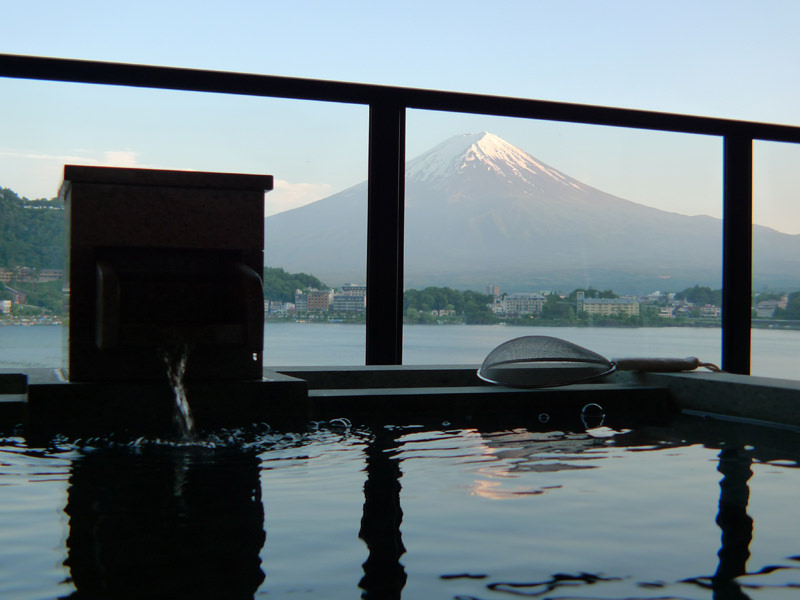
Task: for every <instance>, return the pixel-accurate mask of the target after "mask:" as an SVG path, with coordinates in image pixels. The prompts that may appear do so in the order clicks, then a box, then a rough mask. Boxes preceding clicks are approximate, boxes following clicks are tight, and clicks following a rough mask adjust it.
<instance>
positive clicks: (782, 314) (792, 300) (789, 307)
mask: <svg viewBox="0 0 800 600" xmlns="http://www.w3.org/2000/svg"><path fill="white" fill-rule="evenodd" d="M787 300H788V301H787V303H786V308H784V309H781V308H778V309H776V310H775V315H774V318H776V319H791V320H800V292H792V293H791V294H789V297H788V299H787Z"/></svg>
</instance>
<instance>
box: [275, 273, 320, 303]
mask: <svg viewBox="0 0 800 600" xmlns="http://www.w3.org/2000/svg"><path fill="white" fill-rule="evenodd" d="M326 287H327V286H326V285H325V284H324V283H322V282H321V281H320V280H319V279H317V278H316V277H314V276H313V275H308V274H307V273H287V272H286V271H284V270H283V269H282V268H280V267H264V297H265V298H267V299H268V300H272V301H275V302H292V301H294V293H295V291H296V290H298V289H301V290H306V289H309V288H317V289H325V288H326Z"/></svg>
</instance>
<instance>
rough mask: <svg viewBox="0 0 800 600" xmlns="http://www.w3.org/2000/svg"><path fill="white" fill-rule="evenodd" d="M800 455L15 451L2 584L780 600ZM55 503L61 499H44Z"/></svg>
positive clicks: (437, 446)
mask: <svg viewBox="0 0 800 600" xmlns="http://www.w3.org/2000/svg"><path fill="white" fill-rule="evenodd" d="M532 419H533V420H534V421H536V417H535V415H533V416H532ZM798 441H800V437H798V434H796V433H793V432H786V431H782V432H776V431H774V430H769V429H765V428H753V427H742V426H740V425H735V424H719V423H714V422H707V421H702V420H698V419H693V418H685V419H680V421H679V422H678V423H676V424H675V425H674V426H672V427H669V428H655V427H653V428H638V429H635V430H621V431H620V430H613V429H610V428H607V427H597V428H592V429H587V430H573V431H562V430H558V429H552V430H544V429H542V428H541V427H540V424H539V423H538V421H537V426H536V428H530V429H528V428H524V427H520V428H518V429H514V430H504V431H496V430H486V431H484V430H482V429H480V428H478V427H476V428H474V429H466V430H446V429H445V430H441V431H431V430H427V429H425V428H422V427H413V426H408V427H373V428H369V429H358V428H353V427H351V426H350V425H349V424H345V425H341V423H337V424H336V425H335V426H334V423H329V424H314V425H313V427H311V428H310V430H309V431H307V432H303V433H278V432H263V431H259V432H256V433H254V434H246V433H242V432H241V431H232V432H227V433H224V434H220V435H219V436H218V437H217V438H216V440H215V442H214V443H200V442H198V443H194V444H168V443H160V442H155V441H151V442H147V441H144V442H143V441H141V440H139V441H137V442H135V443H131V444H126V443H121V442H118V443H110V442H109V443H105V442H104V443H97V441H95V442H93V444H94V445H93V446H91V447H90V446H85V445H82V444H81V443H73V444H72V446H70V444H68V443H66V442H61V445H60V446H59V445H58V444H56V446H54V447H52V448H49V449H40V450H35V449H27V450H25V449H22V448H21V445H20V442H19V440H16V441H14V443H13V444H12V443H10V441H8V440H7V441H6V443H4V444H2V445H0V488H1V489H3V491H4V494H3V495H2V496H0V537H2V541H3V545H2V547H0V569H2V568H3V565H4V564H6V563H10V564H15V565H17V571H16V572H11V573H8V572H4V573H3V576H2V577H0V595H2V597H3V598H4V600H5V599H6V598H10V599H12V600H13V599H14V598H23V597H25V598H27V597H41V598H53V597H72V598H76V599H80V598H92V599H93V598H247V599H251V598H296V597H309V598H333V599H338V598H353V597H358V596H359V595H360V596H361V597H362V598H365V599H369V600H375V599H382V598H386V599H396V600H399V599H401V598H406V599H411V598H414V599H415V598H480V599H481V600H489V599H491V598H498V599H502V598H513V597H531V598H584V599H587V598H642V599H651V600H653V599H659V598H696V599H708V600H711V599H733V600H736V599H739V600H744V599H749V600H758V599H766V598H769V599H771V598H790V597H792V593H793V592H796V591H797V588H798V587H800V568H798V567H800V556H798V555H799V554H800V552H798V542H797V536H796V531H795V530H794V528H793V524H794V521H793V518H794V517H793V515H794V512H795V511H796V506H795V505H794V494H795V492H796V490H797V489H798V488H797V485H798V483H800V481H798V479H800V468H798V448H800V444H798ZM69 448H71V449H69ZM65 465H66V466H65ZM66 474H68V475H69V479H68V481H67V480H66ZM401 482H402V485H401ZM2 486H4V487H2ZM58 486H63V490H64V496H63V497H61V496H59V495H58V494H57V493H56V494H52V493H51V494H50V495H48V493H49V492H48V490H50V492H52V490H53V489H55V488H57V487H58ZM26 490H27V491H28V492H27V493H24V492H26ZM7 498H16V499H19V500H21V499H23V498H27V499H28V504H29V505H25V504H19V503H18V504H17V505H15V506H13V507H10V506H7V505H6V503H7V501H6V500H5V499H7ZM34 498H38V500H36V501H32V499H34ZM48 510H49V511H51V512H58V511H59V510H63V513H62V514H64V515H66V519H65V526H66V529H65V531H64V534H63V537H62V538H61V539H62V544H63V546H62V547H63V556H62V557H61V558H60V560H58V563H59V564H61V563H63V565H65V567H64V569H65V572H66V574H67V575H66V576H67V583H66V584H62V585H61V586H56V587H53V583H52V582H53V577H52V575H53V574H50V575H49V576H48V579H47V581H49V582H50V583H48V584H47V585H43V584H42V583H41V582H42V581H44V580H43V571H42V570H41V564H40V563H37V566H36V567H35V568H33V567H31V568H28V569H26V568H25V566H24V565H25V561H24V560H23V561H17V562H16V563H14V562H13V560H11V559H12V556H13V553H14V552H15V551H16V552H22V551H24V552H27V554H26V555H25V556H27V557H32V556H35V555H37V554H38V553H40V552H42V550H43V549H45V548H47V547H48V545H49V546H50V547H52V541H48V540H52V539H53V538H54V536H53V535H48V536H43V535H42V532H41V531H39V530H37V528H36V527H31V526H30V523H31V522H32V519H35V518H41V515H43V514H46V513H47V511H48ZM27 515H30V516H29V517H28V516H27ZM15 521H19V522H21V523H25V524H26V527H25V528H24V529H21V528H17V529H14V528H13V522H15ZM52 526H53V525H52V523H50V524H49V525H48V526H47V527H49V528H50V529H52ZM9 531H12V532H15V533H13V535H12V537H9V533H8V532H9ZM23 531H24V533H23ZM3 532H5V533H3ZM56 533H57V532H56ZM55 538H58V535H56V536H55ZM37 544H39V546H37ZM37 548H38V549H37ZM26 560H29V559H26ZM63 577H64V576H63V575H62V579H63ZM47 586H50V587H47ZM65 586H69V587H70V590H69V591H65V589H64V588H65ZM13 590H25V591H24V592H20V593H17V594H15V592H14V591H13ZM56 592H57V593H56Z"/></svg>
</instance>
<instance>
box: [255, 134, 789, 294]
mask: <svg viewBox="0 0 800 600" xmlns="http://www.w3.org/2000/svg"><path fill="white" fill-rule="evenodd" d="M366 195H367V188H366V183H365V182H364V183H361V184H358V185H356V186H353V187H351V188H349V189H347V190H344V191H343V192H340V193H338V194H335V195H333V196H330V197H328V198H325V199H323V200H319V201H317V202H314V203H312V204H309V205H307V206H304V207H300V208H297V209H294V210H291V211H287V212H285V213H280V214H278V215H274V216H272V217H268V218H267V219H266V236H267V237H266V239H267V243H266V245H267V248H266V251H267V254H266V262H267V264H269V265H271V266H282V267H284V268H287V269H288V270H292V271H305V272H311V273H314V274H315V275H317V276H319V277H321V278H322V279H324V280H326V281H328V282H346V281H363V280H364V278H365V275H364V273H365V259H364V253H365V248H366ZM405 235H406V238H405V239H406V246H405V248H406V259H405V260H406V262H405V273H406V283H407V285H408V286H409V287H421V286H425V285H451V286H454V287H471V288H473V289H482V287H483V286H484V285H486V284H488V283H494V284H497V285H501V287H503V288H504V289H507V290H511V289H514V290H523V289H566V288H570V289H571V288H574V287H581V286H583V287H587V286H590V285H592V286H594V287H598V288H603V289H606V288H614V289H617V290H620V291H623V292H630V293H634V292H644V291H651V290H652V289H658V288H662V289H672V288H674V289H682V288H684V287H686V286H689V285H694V284H698V283H699V284H701V285H710V286H712V287H718V286H719V283H720V273H721V247H722V245H721V244H722V242H721V239H722V224H721V221H720V220H719V219H714V218H712V217H707V216H687V215H681V214H678V213H673V212H668V211H663V210H659V209H655V208H651V207H647V206H644V205H641V204H637V203H634V202H631V201H629V200H625V199H622V198H618V197H616V196H613V195H611V194H607V193H605V192H603V191H600V190H597V189H595V188H593V187H591V186H588V185H586V184H583V183H582V182H580V181H578V180H576V179H574V178H572V177H570V176H568V175H566V174H565V173H562V172H560V171H558V170H557V169H554V168H552V167H550V166H549V165H547V164H545V163H544V162H542V161H540V160H538V159H536V158H534V157H533V156H531V155H530V154H528V153H526V152H524V151H522V150H520V149H518V148H516V147H514V146H512V145H511V144H508V143H507V142H505V141H504V140H502V139H500V138H498V137H497V136H494V135H492V134H490V133H486V132H484V133H480V134H468V135H461V136H455V137H454V138H451V139H449V140H446V141H445V142H443V143H442V144H439V145H438V146H436V147H435V148H433V149H431V150H430V151H428V152H426V153H424V154H422V155H420V156H419V157H417V158H414V159H412V160H410V161H408V163H407V164H406V217H405ZM754 237H755V240H756V245H757V246H756V248H757V251H756V255H755V257H754V260H755V269H754V272H755V275H756V276H755V282H756V284H757V285H761V284H762V283H768V284H769V285H770V286H772V287H781V286H783V287H787V288H792V289H793V288H798V287H800V281H798V278H800V236H797V235H796V236H791V235H786V234H782V233H779V232H777V231H774V230H771V229H768V228H765V227H758V226H757V227H755V228H754ZM759 250H760V251H759Z"/></svg>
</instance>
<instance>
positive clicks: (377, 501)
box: [358, 429, 407, 600]
mask: <svg viewBox="0 0 800 600" xmlns="http://www.w3.org/2000/svg"><path fill="white" fill-rule="evenodd" d="M398 437H399V434H398V435H395V434H394V433H393V432H391V431H389V430H386V429H378V430H377V431H376V432H375V433H374V436H373V438H372V440H371V441H370V443H369V444H368V445H367V447H366V448H365V453H366V459H367V466H366V472H367V480H366V482H365V483H364V515H363V517H362V518H361V529H360V530H359V532H358V537H360V538H361V539H362V540H364V542H365V543H366V545H367V548H368V549H369V556H368V557H367V560H366V562H365V563H364V565H363V567H364V577H363V578H362V579H361V582H360V583H359V586H360V587H361V588H362V589H363V590H364V593H363V594H362V596H361V597H362V598H367V599H369V600H380V599H385V600H393V599H399V598H400V596H401V592H402V590H403V586H404V585H405V583H406V579H407V575H406V572H405V569H404V568H403V565H402V564H400V557H401V556H402V555H403V554H404V553H405V551H406V549H405V547H404V546H403V539H402V538H403V536H402V534H401V533H400V526H401V523H402V522H403V509H402V508H401V507H400V490H401V486H400V481H399V480H400V477H401V476H402V473H401V471H400V459H398V458H397V456H395V455H394V454H395V451H396V449H397V447H398V446H399V443H398V440H397V438H398Z"/></svg>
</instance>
